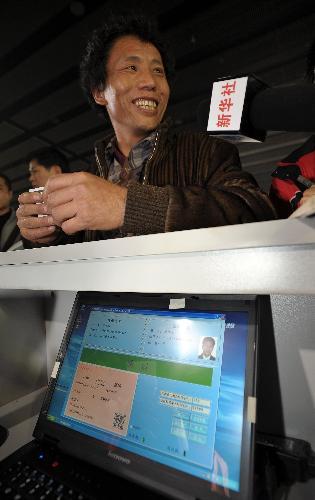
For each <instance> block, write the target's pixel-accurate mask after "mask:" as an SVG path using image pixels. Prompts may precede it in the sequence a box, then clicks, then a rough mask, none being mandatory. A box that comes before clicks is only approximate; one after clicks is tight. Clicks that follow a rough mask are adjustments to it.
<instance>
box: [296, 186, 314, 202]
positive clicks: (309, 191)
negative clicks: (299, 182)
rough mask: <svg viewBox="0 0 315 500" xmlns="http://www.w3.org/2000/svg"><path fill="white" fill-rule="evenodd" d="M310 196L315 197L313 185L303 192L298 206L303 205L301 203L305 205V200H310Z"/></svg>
mask: <svg viewBox="0 0 315 500" xmlns="http://www.w3.org/2000/svg"><path fill="white" fill-rule="evenodd" d="M312 196H315V185H314V186H311V187H310V188H308V189H306V190H305V191H304V193H303V196H302V198H301V200H300V203H299V205H303V203H305V202H306V201H307V200H309V198H311V197H312Z"/></svg>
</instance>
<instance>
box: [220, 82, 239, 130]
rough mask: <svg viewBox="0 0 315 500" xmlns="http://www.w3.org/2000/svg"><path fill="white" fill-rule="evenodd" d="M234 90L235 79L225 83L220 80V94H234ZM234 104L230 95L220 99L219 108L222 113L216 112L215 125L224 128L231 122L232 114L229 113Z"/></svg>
mask: <svg viewBox="0 0 315 500" xmlns="http://www.w3.org/2000/svg"><path fill="white" fill-rule="evenodd" d="M235 91H236V80H234V82H233V83H225V82H222V86H221V95H222V96H224V97H225V96H230V95H231V94H234V93H235ZM232 106H234V103H233V101H232V98H231V97H228V98H227V97H225V99H221V100H220V102H219V106H218V107H219V110H220V111H221V113H222V114H220V113H218V115H217V127H222V128H226V127H229V126H230V124H231V118H232V115H231V114H230V113H229V112H230V109H231V107H232Z"/></svg>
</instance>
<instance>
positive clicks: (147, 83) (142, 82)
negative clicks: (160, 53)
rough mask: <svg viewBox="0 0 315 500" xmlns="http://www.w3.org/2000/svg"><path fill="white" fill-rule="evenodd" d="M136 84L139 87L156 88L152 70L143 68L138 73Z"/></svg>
mask: <svg viewBox="0 0 315 500" xmlns="http://www.w3.org/2000/svg"><path fill="white" fill-rule="evenodd" d="M138 85H139V87H140V88H147V89H149V90H154V89H155V88H156V81H155V78H154V75H153V74H152V71H150V70H143V71H141V73H140V74H139V80H138Z"/></svg>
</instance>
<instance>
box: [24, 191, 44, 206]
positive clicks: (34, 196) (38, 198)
mask: <svg viewBox="0 0 315 500" xmlns="http://www.w3.org/2000/svg"><path fill="white" fill-rule="evenodd" d="M18 201H19V203H20V204H21V205H22V204H23V205H24V204H35V203H41V202H42V201H43V197H42V193H41V192H34V193H21V194H20V195H19V197H18Z"/></svg>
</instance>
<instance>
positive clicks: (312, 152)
mask: <svg viewBox="0 0 315 500" xmlns="http://www.w3.org/2000/svg"><path fill="white" fill-rule="evenodd" d="M314 72H315V40H314V41H313V42H312V44H311V46H310V49H309V53H308V57H307V70H306V80H307V81H308V82H309V83H311V84H313V85H314V84H315V73H314ZM277 165H278V168H279V167H284V168H290V169H292V168H293V169H295V170H296V171H297V172H299V173H300V175H302V176H303V177H305V178H306V179H308V180H309V181H311V182H313V183H314V185H313V186H311V187H308V188H307V187H305V186H304V185H303V184H301V183H299V182H298V181H297V180H291V179H286V180H283V179H280V178H277V177H272V182H271V187H270V198H271V200H272V202H273V204H274V206H275V208H276V210H277V212H278V215H279V217H281V218H287V217H289V216H290V215H291V214H292V213H293V212H294V211H295V210H296V209H297V208H298V207H299V206H301V205H302V204H303V203H305V202H306V201H307V200H308V199H309V198H311V197H313V196H315V135H312V136H311V137H309V139H308V140H307V141H306V142H305V143H304V144H302V145H301V146H300V147H299V148H298V149H296V150H295V151H293V152H292V153H290V154H289V155H288V156H287V157H286V158H285V159H284V160H282V161H280V162H278V164H277Z"/></svg>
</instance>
